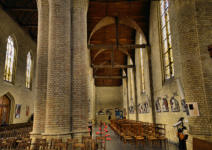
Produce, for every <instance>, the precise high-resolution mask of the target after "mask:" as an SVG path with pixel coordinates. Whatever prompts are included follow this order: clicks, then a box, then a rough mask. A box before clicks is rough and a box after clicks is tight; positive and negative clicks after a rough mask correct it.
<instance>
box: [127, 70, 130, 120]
mask: <svg viewBox="0 0 212 150" xmlns="http://www.w3.org/2000/svg"><path fill="white" fill-rule="evenodd" d="M127 72H128V70H127ZM126 75H127V78H126V88H127V89H126V90H127V109H126V111H127V119H129V118H130V115H129V91H128V89H129V84H128V82H129V80H128V73H126Z"/></svg>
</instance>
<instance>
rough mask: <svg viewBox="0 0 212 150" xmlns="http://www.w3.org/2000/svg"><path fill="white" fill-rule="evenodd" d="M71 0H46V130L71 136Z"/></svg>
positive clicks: (50, 134) (47, 133)
mask: <svg viewBox="0 0 212 150" xmlns="http://www.w3.org/2000/svg"><path fill="white" fill-rule="evenodd" d="M70 56H71V55H70V0H49V51H48V78H47V100H46V122H45V133H44V134H43V135H44V136H47V137H61V138H63V137H67V136H70V85H71V83H70V78H71V77H70V74H71V72H70V59H71V57H70Z"/></svg>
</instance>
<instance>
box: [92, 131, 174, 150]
mask: <svg viewBox="0 0 212 150" xmlns="http://www.w3.org/2000/svg"><path fill="white" fill-rule="evenodd" d="M96 131H99V128H94V130H93V136H96V135H95V132H96ZM108 131H109V132H108V133H109V134H110V137H111V141H107V142H106V150H178V148H177V146H175V145H173V144H168V146H167V148H166V149H165V148H159V147H151V146H148V144H147V143H146V144H145V145H144V146H142V145H138V146H137V147H136V146H135V144H129V143H126V144H125V143H123V141H121V140H120V138H119V136H118V135H116V134H115V133H114V132H113V131H112V130H111V129H110V127H108ZM98 150H99V149H98Z"/></svg>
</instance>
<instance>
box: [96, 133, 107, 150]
mask: <svg viewBox="0 0 212 150" xmlns="http://www.w3.org/2000/svg"><path fill="white" fill-rule="evenodd" d="M105 139H106V138H105V137H104V136H102V137H101V136H99V137H96V144H97V146H98V150H99V149H100V150H106V140H105Z"/></svg>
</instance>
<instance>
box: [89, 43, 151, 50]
mask: <svg viewBox="0 0 212 150" xmlns="http://www.w3.org/2000/svg"><path fill="white" fill-rule="evenodd" d="M146 46H147V44H119V45H118V47H119V48H123V49H129V50H130V49H135V48H146ZM88 48H89V49H91V50H92V49H117V45H116V44H88Z"/></svg>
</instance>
